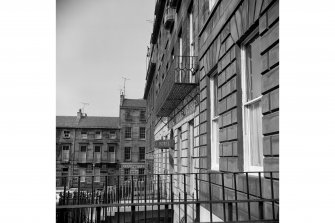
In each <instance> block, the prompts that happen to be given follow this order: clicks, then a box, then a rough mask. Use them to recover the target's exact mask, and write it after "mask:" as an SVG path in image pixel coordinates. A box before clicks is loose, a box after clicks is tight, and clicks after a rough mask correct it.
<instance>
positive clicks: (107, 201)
mask: <svg viewBox="0 0 335 223" xmlns="http://www.w3.org/2000/svg"><path fill="white" fill-rule="evenodd" d="M85 177H86V178H88V177H91V178H92V181H91V182H93V183H92V184H91V188H88V187H85V188H81V183H80V179H81V177H80V176H61V177H60V178H63V179H62V181H63V182H69V181H70V180H72V181H73V180H77V181H78V184H77V185H78V186H77V187H76V188H69V187H68V186H67V184H64V187H63V188H62V189H58V192H57V205H56V217H57V219H56V222H57V223H58V222H59V223H60V222H64V223H68V222H73V223H74V222H97V223H100V222H101V223H104V222H106V223H107V222H152V223H154V222H186V223H187V222H279V214H278V213H279V198H278V184H279V173H278V172H234V173H233V172H211V173H180V174H178V173H174V174H153V175H117V176H115V175H113V176H99V177H100V178H104V180H103V182H104V185H103V187H102V188H101V187H99V188H94V185H95V184H94V179H96V177H97V176H85ZM108 178H113V180H109V179H108ZM125 179H126V180H125ZM109 182H113V184H112V185H109ZM68 185H69V184H68ZM72 185H73V184H72ZM86 185H87V184H86Z"/></svg>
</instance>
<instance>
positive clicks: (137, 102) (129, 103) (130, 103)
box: [122, 98, 147, 108]
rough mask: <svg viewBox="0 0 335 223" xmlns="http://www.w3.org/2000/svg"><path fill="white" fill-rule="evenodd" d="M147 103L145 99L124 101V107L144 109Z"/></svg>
mask: <svg viewBox="0 0 335 223" xmlns="http://www.w3.org/2000/svg"><path fill="white" fill-rule="evenodd" d="M146 106H147V103H146V101H145V100H143V99H127V98H125V99H124V100H123V104H122V107H143V108H145V107H146Z"/></svg>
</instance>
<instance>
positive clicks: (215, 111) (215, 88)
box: [213, 75, 219, 116]
mask: <svg viewBox="0 0 335 223" xmlns="http://www.w3.org/2000/svg"><path fill="white" fill-rule="evenodd" d="M213 90H214V116H217V115H218V103H219V101H218V75H215V77H214V89H213Z"/></svg>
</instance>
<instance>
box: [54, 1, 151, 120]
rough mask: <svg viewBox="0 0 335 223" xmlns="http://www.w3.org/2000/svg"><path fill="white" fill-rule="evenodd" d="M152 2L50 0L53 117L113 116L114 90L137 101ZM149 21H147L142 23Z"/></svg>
mask: <svg viewBox="0 0 335 223" xmlns="http://www.w3.org/2000/svg"><path fill="white" fill-rule="evenodd" d="M154 6H155V0H57V1H56V114H57V115H69V116H75V115H76V112H77V111H78V110H79V108H82V107H83V106H84V105H83V104H82V102H84V103H89V105H86V106H85V113H87V115H88V116H119V102H120V89H121V88H123V79H122V77H126V78H128V79H129V80H127V81H126V98H135V99H136V98H143V94H144V87H145V76H146V53H147V46H149V44H150V35H151V32H152V26H153V24H152V22H150V21H153V19H154ZM148 20H149V21H148Z"/></svg>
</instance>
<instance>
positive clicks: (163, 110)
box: [155, 56, 199, 117]
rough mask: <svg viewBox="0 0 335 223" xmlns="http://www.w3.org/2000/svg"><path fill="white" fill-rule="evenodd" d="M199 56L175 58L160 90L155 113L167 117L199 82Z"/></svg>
mask: <svg viewBox="0 0 335 223" xmlns="http://www.w3.org/2000/svg"><path fill="white" fill-rule="evenodd" d="M197 69H198V61H197V56H175V57H174V59H172V60H171V65H170V67H169V68H168V70H167V72H166V77H165V79H164V80H163V82H162V85H161V87H160V89H159V92H158V95H157V99H156V106H155V109H156V111H155V113H156V115H157V116H161V117H166V116H167V115H169V113H170V112H171V111H172V110H173V109H174V108H175V106H177V105H178V104H179V103H180V101H181V100H182V99H183V98H184V97H185V96H186V95H187V94H188V93H189V92H190V91H191V90H192V89H193V88H194V87H195V86H196V85H197V83H198V82H199V77H198V73H197V72H196V71H197Z"/></svg>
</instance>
